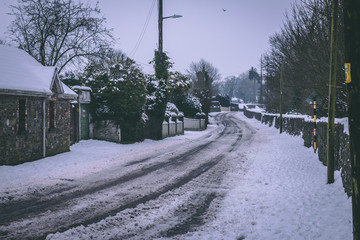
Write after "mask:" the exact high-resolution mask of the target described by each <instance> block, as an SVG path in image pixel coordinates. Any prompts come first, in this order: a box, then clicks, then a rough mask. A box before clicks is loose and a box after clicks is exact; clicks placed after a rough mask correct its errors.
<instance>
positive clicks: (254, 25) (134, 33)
mask: <svg viewBox="0 0 360 240" xmlns="http://www.w3.org/2000/svg"><path fill="white" fill-rule="evenodd" d="M0 1H1V5H0V39H1V38H2V39H3V38H4V32H5V31H6V28H7V26H8V25H9V23H10V21H11V19H12V18H11V17H10V16H7V15H6V12H9V8H8V5H9V4H10V3H16V1H15V0H0ZM84 1H85V0H84ZM153 1H155V6H154V8H153V11H152V15H151V18H150V21H149V23H148V27H147V29H146V32H145V34H144V36H143V38H142V41H141V43H140V45H139V47H138V48H137V51H136V52H135V53H134V51H133V50H134V49H135V47H136V43H137V41H138V39H139V37H140V35H141V33H142V29H143V27H144V24H145V22H146V19H147V16H148V13H149V10H150V8H151V6H152V4H153ZM294 2H295V0H163V14H164V16H170V15H173V14H180V15H183V17H182V18H176V19H165V20H164V23H163V33H164V34H163V48H164V51H165V52H167V53H168V56H169V57H170V58H171V59H172V61H173V62H174V63H175V64H174V69H175V70H178V71H180V72H183V73H185V70H186V69H188V67H189V65H190V63H191V62H194V61H199V60H200V59H201V58H203V59H205V60H207V61H209V62H211V63H212V64H213V65H214V67H216V68H218V70H219V72H220V74H221V75H222V77H223V78H224V77H226V76H230V75H235V76H237V75H239V74H240V73H243V72H245V71H247V70H248V69H249V68H250V67H251V66H254V67H257V68H259V59H260V56H261V54H262V53H264V52H265V51H266V50H267V49H268V47H269V45H268V40H269V36H270V35H271V34H273V33H275V32H277V31H279V29H280V27H281V25H282V21H283V20H284V18H285V17H284V16H285V11H286V9H288V10H290V7H291V4H292V3H294ZM90 3H92V4H95V3H96V0H90ZM99 6H100V9H101V10H102V13H101V14H102V15H103V16H104V17H106V19H107V26H108V27H109V28H113V29H114V31H113V34H114V35H115V37H116V38H117V45H116V47H115V48H117V49H121V50H122V51H124V52H125V53H126V54H127V55H129V56H130V57H132V58H133V59H134V60H135V61H137V62H138V63H139V64H141V66H142V68H143V70H144V71H145V72H148V73H151V72H153V69H152V66H150V65H149V64H148V62H149V61H151V60H152V58H153V55H154V50H155V49H156V48H157V45H158V43H157V41H158V30H157V1H156V0H132V1H129V0H100V1H99ZM223 9H226V11H223Z"/></svg>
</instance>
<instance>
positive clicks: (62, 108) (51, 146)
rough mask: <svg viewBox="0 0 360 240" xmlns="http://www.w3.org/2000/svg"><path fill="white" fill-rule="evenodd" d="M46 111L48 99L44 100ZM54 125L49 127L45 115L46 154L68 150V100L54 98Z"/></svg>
mask: <svg viewBox="0 0 360 240" xmlns="http://www.w3.org/2000/svg"><path fill="white" fill-rule="evenodd" d="M45 106H46V112H48V109H49V101H46V104H45ZM55 106H56V114H55V118H56V120H55V122H56V127H55V128H53V129H49V123H48V121H49V118H48V117H47V129H46V156H52V155H55V154H58V153H62V152H67V151H69V150H70V102H69V101H68V100H61V99H59V100H56V101H55Z"/></svg>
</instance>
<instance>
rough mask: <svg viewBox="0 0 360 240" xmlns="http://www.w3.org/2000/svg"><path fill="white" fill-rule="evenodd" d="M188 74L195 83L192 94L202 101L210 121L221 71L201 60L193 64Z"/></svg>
mask: <svg viewBox="0 0 360 240" xmlns="http://www.w3.org/2000/svg"><path fill="white" fill-rule="evenodd" d="M187 73H188V75H189V77H190V79H191V80H192V82H193V85H192V93H193V94H194V95H195V96H196V97H198V98H199V99H200V102H201V105H202V111H203V112H204V113H205V114H206V120H208V118H207V117H208V114H209V111H210V105H211V98H212V96H213V95H215V94H216V92H217V89H216V88H215V86H216V85H215V83H216V82H217V81H219V80H220V78H221V76H220V74H219V71H218V70H217V68H215V67H214V66H213V65H212V64H211V63H209V62H207V61H205V60H204V59H201V60H200V61H199V62H197V63H196V62H192V63H191V64H190V68H189V70H188V71H187Z"/></svg>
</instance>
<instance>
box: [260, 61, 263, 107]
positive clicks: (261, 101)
mask: <svg viewBox="0 0 360 240" xmlns="http://www.w3.org/2000/svg"><path fill="white" fill-rule="evenodd" d="M262 64H263V61H262V55H261V59H260V102H259V103H261V104H262V103H263V74H262V70H263V65H262Z"/></svg>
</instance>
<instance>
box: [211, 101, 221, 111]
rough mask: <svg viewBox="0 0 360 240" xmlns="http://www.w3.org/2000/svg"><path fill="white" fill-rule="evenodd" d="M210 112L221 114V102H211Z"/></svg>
mask: <svg viewBox="0 0 360 240" xmlns="http://www.w3.org/2000/svg"><path fill="white" fill-rule="evenodd" d="M210 112H221V106H220V102H219V101H211V106H210Z"/></svg>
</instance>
